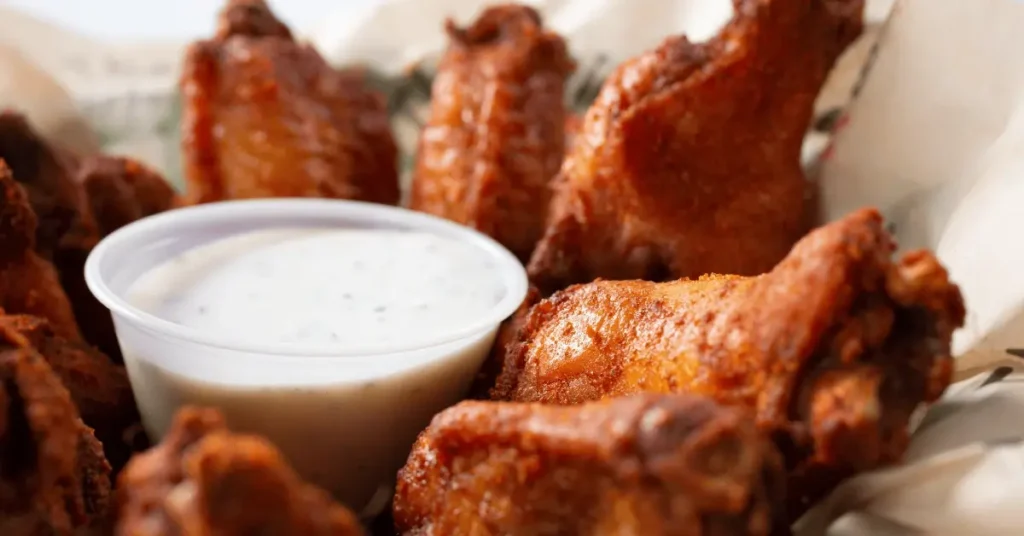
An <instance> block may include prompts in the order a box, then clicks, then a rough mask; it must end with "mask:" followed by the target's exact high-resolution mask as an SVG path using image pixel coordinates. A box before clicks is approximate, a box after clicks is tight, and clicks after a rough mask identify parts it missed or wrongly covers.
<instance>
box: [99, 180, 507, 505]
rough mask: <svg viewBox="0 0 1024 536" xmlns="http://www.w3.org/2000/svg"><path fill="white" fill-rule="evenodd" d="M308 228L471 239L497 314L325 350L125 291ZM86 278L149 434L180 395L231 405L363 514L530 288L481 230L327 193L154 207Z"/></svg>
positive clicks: (455, 397)
mask: <svg viewBox="0 0 1024 536" xmlns="http://www.w3.org/2000/svg"><path fill="white" fill-rule="evenodd" d="M306 227H308V228H316V229H324V228H328V229H387V230H405V231H418V232H426V233H431V234H436V235H440V236H443V237H446V238H448V239H452V240H457V241H460V242H463V243H465V244H471V245H472V246H473V247H475V248H478V249H479V250H480V253H481V255H485V256H487V258H488V261H489V263H490V264H491V265H493V266H494V267H495V271H496V273H495V280H496V281H497V282H498V284H500V285H502V286H504V294H503V295H501V297H500V298H498V303H497V304H496V305H495V306H494V307H493V308H492V309H491V310H490V311H489V312H488V313H487V314H485V315H480V316H474V317H473V320H472V321H471V322H467V323H463V325H454V326H451V328H452V329H450V330H444V332H439V333H436V334H432V335H431V339H430V340H429V341H426V342H424V341H420V342H418V343H416V344H407V343H403V342H402V341H393V342H389V343H387V344H375V345H355V344H345V343H341V344H337V345H329V346H320V347H309V346H298V345H289V344H283V343H282V344H275V345H267V344H254V343H251V342H249V341H245V340H223V339H222V338H219V337H218V335H217V333H216V332H212V331H208V330H199V329H195V328H192V327H188V326H185V325H182V324H177V323H173V322H170V321H168V320H165V319H162V318H158V317H157V316H154V315H153V314H150V313H148V312H146V311H144V310H142V309H141V308H139V307H136V306H133V305H132V304H131V303H129V301H128V299H127V298H126V295H127V294H128V292H129V290H130V289H131V287H132V285H133V283H134V282H135V281H136V280H137V279H139V277H140V276H142V275H143V274H145V273H147V272H148V271H150V270H151V269H153V268H154V267H156V266H158V265H161V264H163V263H164V262H165V261H167V260H168V259H171V258H174V257H176V256H178V255H179V254H181V253H183V252H186V251H188V250H191V249H193V248H196V247H199V246H203V245H205V244H209V243H212V242H214V241H218V240H221V239H225V238H229V237H232V236H238V235H241V234H246V233H250V232H252V231H258V230H273V229H281V228H287V229H296V228H306ZM85 275H86V281H87V283H88V285H89V289H90V290H91V291H92V293H93V294H94V295H95V296H96V298H97V299H99V301H100V302H102V303H103V304H104V305H105V306H107V308H109V309H110V311H111V313H112V316H113V320H114V326H115V328H116V331H117V337H118V340H119V341H120V345H121V350H122V352H123V353H124V359H125V366H126V367H127V370H128V375H129V378H130V380H131V384H132V390H133V392H134V393H135V397H136V399H137V401H138V405H139V410H140V412H141V414H142V419H143V423H144V425H145V427H146V430H147V432H148V433H149V435H150V437H151V438H153V439H154V440H159V439H160V438H161V437H163V435H164V434H165V433H166V432H167V430H168V428H169V427H170V425H171V422H172V419H173V417H174V413H175V412H176V411H177V410H178V409H179V408H181V407H182V406H185V405H197V406H208V407H216V408H219V409H220V410H221V411H222V412H223V413H224V415H225V417H226V418H227V421H228V424H229V426H230V427H231V429H232V430H233V431H236V432H248V433H255V434H259V435H262V436H264V437H266V438H268V439H270V440H271V441H272V442H273V443H274V444H275V445H276V446H277V447H278V448H279V449H280V450H281V451H282V452H283V453H284V454H285V456H286V457H287V458H288V460H289V462H290V463H291V464H292V465H293V466H294V467H295V469H296V470H297V471H298V472H299V474H301V475H302V476H303V477H304V478H306V479H307V480H309V481H310V482H312V483H315V484H317V485H319V486H321V487H323V488H325V489H327V490H329V491H331V492H332V493H333V494H334V495H335V496H336V497H337V498H338V499H339V500H341V501H342V502H343V503H345V504H347V505H348V506H350V507H351V508H353V509H355V510H357V511H360V510H362V511H363V513H364V514H365V515H372V514H375V513H377V512H378V511H379V510H380V508H381V507H382V506H383V504H381V503H382V501H380V500H379V498H380V496H381V495H382V491H381V490H389V489H390V486H391V485H392V484H393V480H394V477H395V473H396V471H397V470H398V469H399V468H400V467H401V466H402V464H403V463H404V462H405V458H406V457H407V456H408V453H409V449H410V447H411V446H412V443H413V441H414V440H415V438H416V435H417V434H418V433H419V432H420V431H421V430H423V429H424V428H425V427H426V425H427V424H429V422H430V419H431V418H432V417H433V416H434V415H435V414H436V413H437V412H439V411H441V410H442V409H444V408H446V407H448V406H450V405H452V404H454V403H456V402H458V401H459V400H460V399H461V398H462V397H463V396H464V394H465V392H466V390H467V389H468V387H469V385H470V383H471V382H472V380H473V378H474V376H475V374H476V371H477V370H478V369H479V367H480V365H481V364H482V362H483V360H484V358H485V357H486V355H487V353H488V351H489V350H490V347H491V344H492V342H493V340H494V337H495V333H496V332H497V329H498V326H499V325H500V323H501V322H502V321H503V320H505V319H506V318H507V317H508V316H509V315H511V314H512V312H514V311H515V309H516V308H517V307H518V306H519V304H520V303H521V302H522V300H523V299H524V297H525V295H526V288H527V282H526V273H525V271H524V269H523V267H522V265H521V264H520V263H519V261H518V260H516V258H515V257H514V256H513V255H512V254H511V253H509V252H508V251H507V250H506V249H504V248H503V247H501V246H500V245H499V244H498V243H497V242H495V241H493V240H492V239H490V238H488V237H487V236H484V235H482V234H480V233H478V232H476V231H474V230H471V229H469V228H466V227H463V226H460V225H457V224H454V223H451V222H448V221H445V220H442V219H439V218H435V217H433V216H428V215H426V214H421V213H417V212H412V211H408V210H404V209H399V208H393V207H388V206H383V205H375V204H369V203H358V202H351V201H336V200H323V199H278V200H256V201H230V202H224V203H213V204H208V205H201V206H196V207H190V208H184V209H178V210H173V211H170V212H165V213H163V214H159V215H156V216H152V217H149V218H145V219H143V220H140V221H137V222H134V223H132V224H131V225H128V226H126V227H124V228H122V229H120V230H118V231H117V232H115V233H113V234H111V235H110V236H108V237H107V238H106V239H104V240H103V241H102V242H100V244H99V245H98V246H97V247H96V248H95V249H94V250H93V251H92V254H91V255H90V256H89V259H88V262H87V263H86V267H85ZM268 379H269V380H268ZM375 496H376V497H377V498H378V500H373V498H374V497H375Z"/></svg>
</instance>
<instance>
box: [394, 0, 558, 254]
mask: <svg viewBox="0 0 1024 536" xmlns="http://www.w3.org/2000/svg"><path fill="white" fill-rule="evenodd" d="M446 30H447V32H448V37H449V40H450V44H449V46H448V51H447V52H446V53H445V55H444V58H443V59H442V61H441V64H440V66H439V67H438V72H437V76H436V78H435V79H434V85H433V89H432V90H431V102H430V118H429V120H428V122H427V125H426V127H425V128H424V129H423V131H422V133H421V135H420V141H419V150H418V152H417V156H416V171H415V176H414V178H413V183H412V200H411V204H410V207H411V208H413V209H415V210H421V211H424V212H429V213H431V214H435V215H438V216H441V217H444V218H448V219H450V220H454V221H456V222H459V223H462V224H465V225H468V226H470V227H474V228H476V229H478V230H480V231H482V232H484V233H485V234H488V235H490V236H492V237H494V238H495V239H496V240H497V241H498V242H501V243H502V244H503V245H505V246H506V247H507V248H508V249H509V250H511V251H512V252H513V253H515V254H516V255H517V256H519V257H520V258H521V259H523V260H524V261H525V260H527V259H529V255H530V252H531V251H533V247H534V246H535V245H536V243H537V240H539V239H540V236H541V233H542V232H543V230H544V218H545V214H546V211H547V206H548V202H549V200H550V197H551V195H550V190H549V183H550V181H551V179H552V178H553V177H554V176H555V174H556V173H557V172H558V168H559V165H560V164H561V162H562V157H563V156H564V147H565V130H564V124H565V106H564V104H563V99H564V91H565V79H566V77H567V76H568V75H569V73H570V72H572V70H573V62H572V60H571V59H570V58H569V54H568V52H567V50H566V46H565V42H564V41H563V40H562V38H561V37H559V36H558V35H556V34H555V33H553V32H551V31H548V30H545V29H544V28H543V27H542V25H541V20H540V15H538V14H537V11H536V10H534V9H533V8H531V7H526V6H522V5H516V4H505V5H500V6H495V7H491V8H488V9H487V10H485V11H484V12H483V13H482V14H481V15H480V17H479V18H478V19H477V20H476V22H474V23H473V24H472V25H471V26H469V27H468V28H459V27H457V26H455V23H454V22H452V21H450V20H449V21H448V22H447V24H446Z"/></svg>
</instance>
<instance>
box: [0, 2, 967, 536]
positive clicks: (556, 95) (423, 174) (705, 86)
mask: <svg viewBox="0 0 1024 536" xmlns="http://www.w3.org/2000/svg"><path fill="white" fill-rule="evenodd" d="M733 4H734V8H735V9H734V15H733V17H732V20H731V21H729V22H728V23H727V24H726V25H725V26H724V28H723V29H722V30H721V31H720V32H719V34H718V35H717V36H715V37H713V38H712V39H710V40H708V41H706V42H702V43H693V42H691V41H689V40H688V39H687V38H686V37H685V36H682V35H679V36H669V37H667V38H666V39H665V40H664V41H663V42H662V44H660V45H659V46H657V47H656V48H654V49H653V50H650V51H647V52H644V53H643V54H640V55H639V56H637V57H635V58H633V59H631V60H629V61H626V62H624V63H623V64H622V65H620V66H619V67H618V68H617V69H616V70H615V71H614V72H613V73H612V74H611V76H610V77H609V78H608V79H607V80H606V81H605V83H604V86H603V88H602V89H601V91H600V93H599V95H598V97H597V99H596V101H595V102H594V103H593V104H592V105H591V107H590V109H589V110H588V111H587V112H586V114H585V115H583V116H575V115H572V114H571V113H569V112H568V111H567V109H566V106H565V104H564V103H565V90H566V80H567V78H568V77H569V76H570V75H571V74H572V72H573V70H574V61H573V59H572V57H571V55H570V52H569V47H568V45H567V43H566V42H565V41H564V40H563V39H562V38H561V37H560V36H559V35H557V34H556V33H555V32H553V31H551V30H550V29H547V28H545V27H544V24H543V21H542V20H541V17H540V16H539V14H538V13H537V11H535V10H534V9H532V8H530V7H526V6H522V5H515V4H506V5H497V6H493V7H490V8H487V9H485V10H483V11H482V13H481V14H480V15H479V16H478V18H477V19H476V20H475V21H473V22H472V23H471V24H469V25H468V26H459V25H457V24H456V23H454V22H453V21H448V22H447V23H446V24H445V25H444V31H445V32H446V34H447V36H448V40H449V44H448V48H447V50H446V52H445V54H444V56H443V59H442V61H441V62H440V64H439V70H438V73H437V76H436V78H435V80H434V82H433V90H432V100H431V107H430V113H429V118H428V121H427V124H426V125H425V127H424V129H423V130H422V133H421V135H420V139H419V146H418V151H417V154H416V159H415V165H414V169H413V179H412V187H411V192H410V195H409V196H408V197H409V199H408V205H409V208H412V209H414V210H419V211H424V212H428V213H431V214H435V215H437V216H441V217H444V218H447V219H450V220H453V221H456V222H459V223H461V224H464V225H467V226H470V227H473V228H476V229H478V230H479V231H481V232H483V233H486V234H488V235H490V236H492V237H493V238H495V239H496V240H498V241H499V242H501V243H502V244H504V245H505V246H506V247H507V248H508V249H509V250H511V251H512V252H513V253H515V254H516V255H517V256H518V257H519V258H520V259H521V260H522V261H523V263H524V265H526V266H527V269H528V273H529V277H530V281H531V284H532V285H533V288H532V289H531V291H530V293H529V297H528V298H527V300H526V302H524V303H523V305H522V307H520V309H519V311H518V312H517V313H516V314H515V315H514V316H513V317H512V318H510V319H509V320H508V321H506V323H505V324H504V325H503V327H502V330H501V333H500V334H499V337H498V340H497V342H496V343H495V346H494V348H493V350H492V352H491V355H490V357H489V359H488V361H487V362H486V363H485V364H484V366H483V367H482V368H481V371H480V374H479V375H478V378H477V382H476V385H474V387H473V390H472V393H471V394H470V398H472V399H473V400H467V401H465V402H462V403H460V404H458V405H456V406H454V407H452V408H449V409H447V410H445V411H443V412H442V413H440V414H439V415H437V416H436V417H435V418H434V420H433V422H432V423H430V425H429V426H428V427H427V428H426V430H425V431H424V432H423V433H422V434H421V436H420V438H419V440H418V441H417V442H416V444H415V445H414V446H413V447H412V451H411V453H410V455H409V458H408V463H407V464H406V466H405V467H404V468H403V469H402V470H401V471H400V472H399V474H398V479H397V490H396V494H395V499H394V505H393V509H392V512H391V514H392V517H391V518H390V519H386V520H383V521H378V522H377V523H375V524H374V525H373V528H372V529H370V530H373V531H375V532H380V533H382V534H394V533H398V534H406V535H412V536H448V535H463V534H464V535H471V536H478V535H479V536H490V535H494V536H498V535H570V534H579V535H595V536H596V535H632V534H636V535H648V536H658V535H666V536H668V535H782V534H787V533H788V532H789V529H788V527H789V525H790V523H791V522H792V521H793V520H794V519H795V518H796V517H797V516H799V515H800V514H801V513H802V512H803V511H804V510H805V509H806V508H807V507H808V506H809V505H811V504H813V503H814V502H815V501H816V500H818V499H820V498H822V497H823V496H824V495H825V494H826V493H828V492H829V490H831V489H832V488H833V487H835V486H836V485H837V484H838V483H839V482H841V481H842V480H844V479H846V478H849V477H850V476H852V475H855V474H857V473H860V472H863V471H867V470H870V469H874V468H878V467H882V466H885V465H888V464H893V463H897V462H899V461H900V459H901V456H902V455H903V453H904V451H905V450H906V448H907V443H908V441H909V425H910V421H911V418H912V415H913V414H914V413H915V412H916V411H917V410H918V409H919V408H920V407H921V406H922V405H924V404H927V403H929V402H933V401H935V400H936V399H937V398H938V397H939V396H941V395H942V393H943V391H944V390H945V388H946V387H947V386H948V385H949V383H950V380H951V376H952V368H953V361H952V357H951V355H950V339H951V336H952V333H953V332H954V331H955V330H956V329H957V328H959V327H960V326H961V325H962V324H963V322H964V314H965V311H964V304H963V300H962V297H961V295H960V292H959V290H958V288H957V287H956V285H954V284H953V283H951V282H950V281H949V278H948V275H947V273H946V271H945V269H944V268H943V267H942V266H941V265H940V263H939V262H938V260H937V259H936V258H935V256H934V255H933V254H931V253H930V252H926V251H916V252H910V253H907V254H905V255H903V256H902V258H894V251H895V249H896V247H895V244H894V240H893V237H892V236H891V235H890V234H889V233H888V232H887V231H886V229H885V225H884V222H883V220H882V217H881V216H880V215H879V214H878V212H877V211H875V210H873V209H870V208H865V209H862V210H860V211H857V212H854V213H852V214H850V215H848V216H846V217H845V218H843V219H841V220H838V221H834V222H831V223H828V224H826V225H823V226H820V227H817V224H818V222H817V221H816V212H815V207H813V206H812V205H811V204H810V203H809V201H808V200H810V199H814V197H815V196H814V191H813V184H812V183H811V182H810V181H808V179H807V178H806V177H805V175H804V172H803V168H802V165H801V161H800V153H801V145H802V143H803V139H804V135H805V133H806V131H807V128H808V126H809V124H810V122H811V116H812V110H813V103H814V100H815V98H816V96H817V94H818V92H819V90H820V89H821V87H822V85H823V84H824V82H825V79H826V77H827V75H828V73H829V71H830V69H831V67H832V65H833V63H834V62H835V61H836V59H837V58H838V57H839V55H840V54H841V53H842V52H843V50H844V49H845V48H846V47H847V46H848V45H849V44H850V43H851V42H853V40H855V39H856V38H857V37H858V35H859V33H860V31H861V26H862V13H863V9H864V5H863V4H864V2H863V0H733ZM181 91H182V95H183V99H184V102H185V107H184V109H185V114H184V117H183V123H182V130H183V134H184V136H183V146H182V150H183V157H184V161H185V169H186V175H187V177H186V179H187V181H186V182H187V188H186V190H185V192H183V193H182V194H181V195H180V196H179V195H177V194H176V193H175V192H174V191H173V190H172V189H171V188H169V187H168V186H167V184H166V182H164V181H163V179H162V178H161V177H160V176H159V175H158V174H157V173H156V172H154V171H152V170H150V169H147V168H146V167H145V166H143V165H141V164H139V163H137V162H135V161H132V160H130V159H125V158H117V157H113V156H108V155H76V154H71V153H70V152H67V151H64V150H63V149H61V148H58V147H54V146H51V145H49V144H47V143H46V142H45V141H43V140H41V139H40V138H39V137H38V136H37V135H36V134H35V133H34V132H33V130H32V128H31V126H30V125H28V124H27V123H26V121H25V120H24V119H23V118H22V117H20V116H19V115H17V114H16V113H13V112H4V113H3V114H0V159H2V161H3V162H5V163H4V164H2V165H0V191H2V194H3V199H2V206H0V241H2V245H0V308H2V315H0V346H2V348H0V378H2V382H0V534H4V535H11V536H35V535H72V534H92V535H110V534H117V535H123V536H132V535H138V536H177V535H193V536H232V535H238V536H242V535H254V534H261V535H268V536H277V535H292V534H295V535H314V536H315V535H356V534H364V533H365V532H364V531H366V530H367V529H364V528H363V527H362V526H361V525H360V523H359V521H358V520H357V519H356V518H355V516H354V515H353V514H352V513H351V512H350V511H349V510H348V509H346V508H345V507H344V506H341V505H339V504H336V503H335V502H334V501H333V500H332V499H331V498H330V497H329V496H328V495H327V494H326V493H325V492H323V491H322V490H319V489H316V488H315V487H313V486H311V485H309V484H307V483H304V482H303V481H302V480H301V479H300V477H298V476H297V475H296V474H295V473H294V471H293V470H292V469H291V468H290V467H289V465H288V463H287V462H286V461H285V460H284V459H283V458H282V456H281V455H280V453H278V452H277V450H276V449H275V448H274V447H273V445H271V444H269V443H268V442H267V441H266V440H264V439H262V438H259V437H252V436H245V435H238V434H234V433H232V432H231V431H230V430H229V429H228V426H227V424H226V423H225V422H224V420H223V418H222V417H221V416H220V415H219V413H218V412H217V411H216V410H215V409H209V408H185V409H182V410H181V411H180V412H179V414H178V416H177V419H176V421H175V424H174V426H173V428H172V430H171V431H170V432H169V434H168V435H167V436H166V437H165V439H164V440H163V441H162V442H161V443H160V444H158V445H155V446H152V447H151V448H149V447H150V445H148V444H147V440H146V437H145V434H144V433H143V432H142V430H141V427H140V424H139V415H138V411H137V409H136V408H135V403H134V399H133V396H132V392H131V388H130V385H129V383H128V379H127V376H126V374H125V370H124V367H123V366H122V364H121V357H120V355H119V350H118V347H117V342H116V339H115V338H114V334H113V330H112V326H111V323H110V317H109V314H107V312H106V311H105V310H104V309H103V308H102V306H100V305H99V304H98V303H97V302H96V300H95V299H93V298H92V296H91V295H90V294H89V292H88V290H87V289H86V287H85V285H84V280H83V274H82V267H83V263H84V261H85V258H86V256H87V255H88V253H89V251H90V249H91V248H92V247H93V246H94V245H95V244H96V242H97V241H98V240H99V239H101V238H102V237H103V236H105V235H107V234H109V233H111V232H113V231H114V230H116V229H118V228H120V227H122V226H124V225H125V224H127V223H130V222H132V221H134V220H137V219H139V218H142V217H145V216H148V215H151V214H154V213H158V212H161V211H164V210H168V209H172V208H174V207H177V206H182V205H189V204H195V203H206V202H212V201H219V200H226V199H243V198H260V197H303V196H311V197H328V198H339V199H355V200H362V201H369V202H376V203H385V204H398V203H399V201H400V197H401V195H400V188H399V170H398V168H397V152H398V150H397V147H396V144H395V141H394V139H393V136H392V134H391V130H390V126H389V119H388V109H387V102H386V100H385V99H384V97H383V96H382V95H380V94H378V93H376V92H375V91H373V90H372V89H370V88H369V86H368V85H367V83H366V82H365V80H364V77H363V76H362V72H361V71H360V70H358V69H336V68H334V67H332V66H330V65H328V64H327V63H326V62H325V61H324V59H323V58H322V57H321V56H320V55H319V54H318V53H317V52H316V51H315V50H314V49H313V48H311V47H310V46H309V45H306V44H303V43H301V42H300V41H298V40H296V38H295V37H294V36H293V35H292V33H291V31H290V29H289V28H288V27H286V26H285V25H284V24H283V23H281V22H280V21H279V20H278V19H277V18H276V17H275V16H274V14H273V13H272V12H271V11H270V9H269V8H268V6H267V5H266V4H265V3H264V2H263V0H229V1H228V3H227V5H226V7H225V8H224V9H223V11H222V13H221V16H220V20H219V24H218V29H217V31H216V34H215V36H214V37H213V38H211V39H209V40H204V41H201V42H198V43H195V44H193V45H192V46H191V47H190V48H189V49H188V51H187V54H186V61H185V66H184V71H183V75H182V82H181ZM815 227H817V228H815ZM147 448H148V450H147Z"/></svg>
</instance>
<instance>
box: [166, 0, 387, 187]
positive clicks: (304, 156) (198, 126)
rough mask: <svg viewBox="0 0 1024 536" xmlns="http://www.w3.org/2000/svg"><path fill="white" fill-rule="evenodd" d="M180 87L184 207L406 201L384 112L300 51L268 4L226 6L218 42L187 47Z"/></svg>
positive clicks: (308, 51) (249, 0)
mask: <svg viewBox="0 0 1024 536" xmlns="http://www.w3.org/2000/svg"><path fill="white" fill-rule="evenodd" d="M181 86H182V93H183V95H184V108H185V113H184V117H183V124H182V132H183V142H182V150H183V153H184V158H185V174H186V177H187V183H188V188H187V193H186V196H185V202H186V203H205V202H210V201H220V200H225V199H243V198H259V197H329V198H342V199H355V200H361V201H374V202H379V203H388V204H394V203H396V202H397V201H398V197H399V191H398V173H397V168H396V166H397V162H395V161H394V158H393V155H394V154H395V149H394V147H395V145H394V141H393V140H392V139H391V137H390V132H387V131H386V128H385V129H384V130H381V129H382V126H381V125H380V124H379V120H380V115H381V107H382V106H383V104H381V103H380V102H377V101H375V100H374V99H376V97H371V96H369V95H368V92H369V90H368V89H367V88H365V87H363V86H361V85H354V84H353V83H352V78H351V77H350V76H346V75H344V74H342V73H340V72H339V71H336V70H335V69H333V68H331V67H330V66H329V65H328V64H327V63H326V62H325V61H324V60H323V58H322V57H320V55H319V54H318V53H317V52H316V51H315V50H314V49H313V48H312V47H310V46H308V45H304V44H300V43H298V42H296V41H295V40H294V39H293V38H292V36H291V33H290V32H289V31H288V29H287V28H286V27H285V26H284V25H283V24H281V23H280V22H279V21H278V20H277V19H276V18H275V17H274V15H273V13H271V11H270V9H269V8H268V7H267V5H266V3H265V2H263V1H262V0H230V1H229V2H228V3H227V5H226V7H225V8H224V11H223V12H222V14H221V17H220V22H219V27H218V32H217V35H216V37H215V38H214V39H211V40H207V41H200V42H198V43H195V44H193V45H192V46H191V47H190V48H189V50H188V52H187V54H186V58H185V67H184V74H183V76H182V81H181ZM369 101H373V102H372V104H373V106H371V107H369V108H367V110H366V111H365V112H364V111H363V109H362V106H363V105H364V104H365V103H367V102H369ZM367 124H368V125H369V126H367ZM384 126H385V127H386V124H385V125H384ZM368 133H369V134H368ZM389 155H391V156H389ZM389 158H391V160H392V161H391V162H387V160H388V159H389Z"/></svg>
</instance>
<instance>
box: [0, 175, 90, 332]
mask: <svg viewBox="0 0 1024 536" xmlns="http://www.w3.org/2000/svg"><path fill="white" fill-rule="evenodd" d="M0 195H2V198H0V308H2V309H4V310H6V311H7V312H11V313H25V314H31V315H35V316H39V317H42V318H46V319H47V320H49V321H50V322H51V323H52V325H53V329H54V331H56V332H57V333H59V334H60V335H62V336H64V337H67V338H69V339H76V340H77V339H80V338H81V334H80V333H79V331H78V324H77V323H76V322H75V314H74V312H73V311H72V308H71V303H70V302H69V301H68V297H67V295H66V294H65V293H64V288H63V287H62V286H61V283H60V276H59V275H58V274H57V270H56V269H54V267H53V265H52V264H51V263H50V261H48V260H46V259H44V258H42V257H41V256H40V255H39V254H38V253H36V250H35V245H36V227H37V220H36V215H35V212H33V211H32V207H31V206H30V205H29V198H28V195H27V193H26V191H25V188H23V187H22V186H21V185H19V184H18V183H17V182H15V181H14V178H13V177H12V176H11V170H10V169H9V168H8V167H7V165H6V164H5V163H4V161H3V160H2V159H0Z"/></svg>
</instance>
